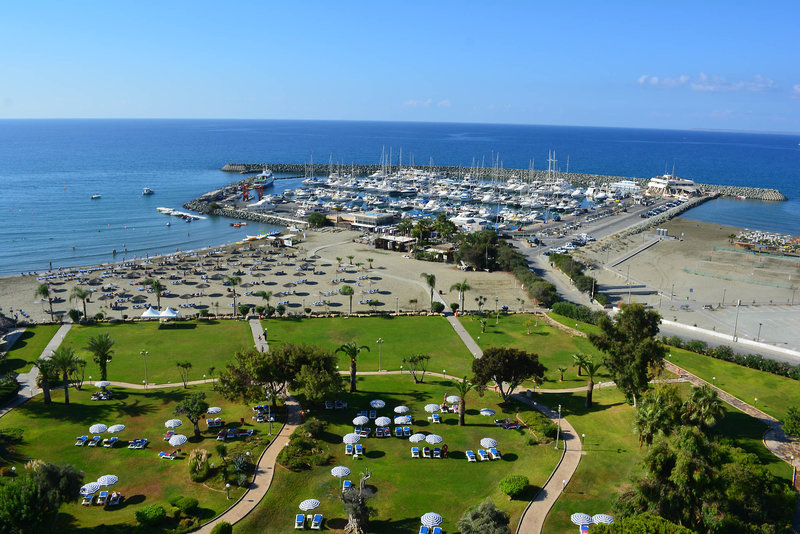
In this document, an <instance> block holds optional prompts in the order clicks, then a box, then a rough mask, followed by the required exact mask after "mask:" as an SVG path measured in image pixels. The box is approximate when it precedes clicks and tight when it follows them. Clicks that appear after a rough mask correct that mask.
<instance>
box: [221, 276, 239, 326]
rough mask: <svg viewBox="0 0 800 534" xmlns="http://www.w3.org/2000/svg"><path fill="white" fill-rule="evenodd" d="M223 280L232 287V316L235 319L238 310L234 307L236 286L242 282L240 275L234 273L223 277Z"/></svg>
mask: <svg viewBox="0 0 800 534" xmlns="http://www.w3.org/2000/svg"><path fill="white" fill-rule="evenodd" d="M225 281H226V282H228V284H230V285H231V287H232V288H233V318H234V319H236V317H237V313H238V310H237V309H236V286H238V285H239V284H241V283H242V277H241V276H236V275H235V274H232V275H229V276H226V277H225Z"/></svg>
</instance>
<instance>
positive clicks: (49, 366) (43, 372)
mask: <svg viewBox="0 0 800 534" xmlns="http://www.w3.org/2000/svg"><path fill="white" fill-rule="evenodd" d="M33 365H34V367H36V368H37V369H38V370H39V375H38V376H37V377H36V385H37V386H39V387H40V388H42V395H43V396H44V403H45V404H51V403H52V402H53V399H51V398H50V374H51V373H52V372H53V362H51V361H50V360H45V359H44V358H39V359H38V360H36V361H35V362H33Z"/></svg>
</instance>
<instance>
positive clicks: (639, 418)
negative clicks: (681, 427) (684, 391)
mask: <svg viewBox="0 0 800 534" xmlns="http://www.w3.org/2000/svg"><path fill="white" fill-rule="evenodd" d="M680 410H681V400H680V397H679V395H678V392H677V390H676V389H675V388H674V387H672V386H664V387H659V388H656V389H655V390H651V391H648V392H647V393H646V394H645V395H644V396H642V399H641V402H639V406H637V407H636V415H635V417H634V420H633V429H634V432H636V434H638V436H639V446H640V447H641V446H642V444H646V445H648V446H649V445H652V443H653V439H654V438H655V437H656V436H658V435H662V436H668V435H670V434H671V433H672V432H673V430H675V428H676V427H677V426H678V424H679V423H680Z"/></svg>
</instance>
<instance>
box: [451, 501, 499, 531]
mask: <svg viewBox="0 0 800 534" xmlns="http://www.w3.org/2000/svg"><path fill="white" fill-rule="evenodd" d="M508 522H509V517H508V514H507V513H506V512H504V511H503V510H500V509H498V508H497V507H496V506H495V505H494V503H493V502H492V500H491V499H490V498H488V497H487V498H486V500H485V501H483V502H482V503H481V504H479V505H478V506H476V507H474V508H470V509H469V510H467V511H466V512H465V513H464V515H463V516H461V519H459V520H458V523H457V524H456V526H457V527H458V531H459V532H460V533H461V534H511V530H510V529H509V528H508Z"/></svg>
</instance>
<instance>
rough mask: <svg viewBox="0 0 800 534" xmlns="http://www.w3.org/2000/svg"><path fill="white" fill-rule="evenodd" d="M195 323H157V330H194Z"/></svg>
mask: <svg viewBox="0 0 800 534" xmlns="http://www.w3.org/2000/svg"><path fill="white" fill-rule="evenodd" d="M196 328H197V323H165V324H160V325H158V329H159V330H194V329H196Z"/></svg>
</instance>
